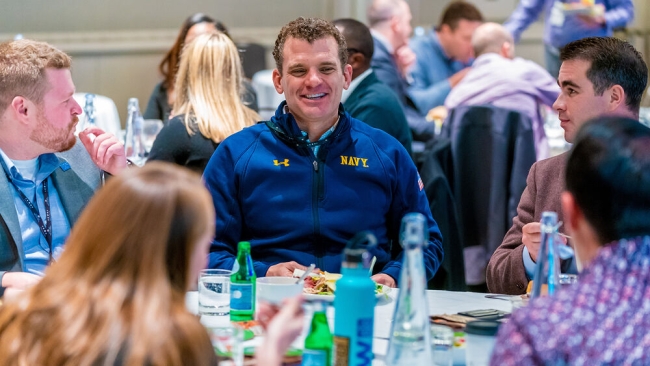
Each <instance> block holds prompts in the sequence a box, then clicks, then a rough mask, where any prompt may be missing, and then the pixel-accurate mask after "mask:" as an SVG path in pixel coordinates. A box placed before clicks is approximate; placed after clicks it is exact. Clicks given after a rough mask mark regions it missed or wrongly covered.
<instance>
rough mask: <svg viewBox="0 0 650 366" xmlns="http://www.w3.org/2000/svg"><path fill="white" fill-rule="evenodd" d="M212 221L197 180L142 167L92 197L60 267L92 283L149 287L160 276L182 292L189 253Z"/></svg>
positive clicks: (162, 167) (175, 171) (177, 172)
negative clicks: (124, 282) (112, 280)
mask: <svg viewBox="0 0 650 366" xmlns="http://www.w3.org/2000/svg"><path fill="white" fill-rule="evenodd" d="M212 217H213V207H212V204H211V199H210V195H209V193H208V192H207V191H206V189H205V188H204V186H203V184H202V183H201V180H200V178H199V177H198V176H197V175H194V174H193V173H190V172H188V171H186V170H184V169H177V168H176V167H174V166H171V165H168V164H147V165H146V166H145V167H144V168H142V169H137V170H129V171H126V172H125V174H124V175H123V176H120V177H117V178H112V179H110V180H109V182H108V184H107V185H106V186H105V187H104V188H103V189H101V190H100V191H99V192H97V194H96V196H95V197H93V199H92V200H91V201H90V202H89V204H88V206H87V207H86V209H85V210H84V212H83V214H82V216H81V217H80V218H79V220H78V222H77V223H76V224H75V226H74V228H73V230H72V232H71V234H70V237H69V239H68V243H67V245H66V249H65V253H64V254H65V255H62V257H61V259H60V265H61V266H63V267H65V268H67V270H68V271H72V272H76V275H83V276H88V277H87V278H88V281H92V282H96V281H101V280H105V279H106V278H107V277H112V278H124V279H126V280H129V281H144V282H146V283H150V282H153V281H157V280H158V279H159V276H164V277H165V278H167V279H168V280H169V283H170V284H171V285H172V286H173V288H174V289H175V290H178V291H185V290H186V286H187V284H188V283H189V277H190V274H189V267H190V258H191V254H192V252H193V251H194V250H195V247H196V243H197V241H198V240H199V238H200V237H201V236H202V235H204V234H205V233H206V232H209V231H212V230H213V229H212V225H213V219H212ZM89 244H93V245H89Z"/></svg>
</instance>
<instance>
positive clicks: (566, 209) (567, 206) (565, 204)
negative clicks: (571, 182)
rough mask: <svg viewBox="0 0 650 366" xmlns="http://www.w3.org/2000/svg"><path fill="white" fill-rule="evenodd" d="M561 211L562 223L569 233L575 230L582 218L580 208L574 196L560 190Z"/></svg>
mask: <svg viewBox="0 0 650 366" xmlns="http://www.w3.org/2000/svg"><path fill="white" fill-rule="evenodd" d="M561 203H562V212H563V213H564V225H565V227H566V228H567V230H568V231H569V232H570V233H571V232H574V231H575V230H577V228H578V226H579V225H580V221H581V219H582V216H583V214H582V210H581V209H580V207H578V204H577V203H576V200H575V197H574V196H573V195H572V194H571V193H570V192H566V191H565V192H562V197H561Z"/></svg>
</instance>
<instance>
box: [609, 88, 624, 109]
mask: <svg viewBox="0 0 650 366" xmlns="http://www.w3.org/2000/svg"><path fill="white" fill-rule="evenodd" d="M607 94H608V97H609V100H608V103H609V105H610V108H609V110H610V111H614V110H616V109H618V108H624V107H625V90H623V87H622V86H620V85H618V84H616V85H614V86H612V87H611V88H609V89H608V90H607Z"/></svg>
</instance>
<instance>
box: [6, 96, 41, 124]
mask: <svg viewBox="0 0 650 366" xmlns="http://www.w3.org/2000/svg"><path fill="white" fill-rule="evenodd" d="M7 109H10V110H11V113H12V114H13V119H15V120H18V121H20V122H21V123H25V124H26V123H28V122H29V119H30V117H31V115H32V114H35V113H36V105H35V104H34V103H33V102H32V101H30V100H29V99H27V98H25V97H22V96H17V97H14V99H12V100H11V104H9V107H8V108H7Z"/></svg>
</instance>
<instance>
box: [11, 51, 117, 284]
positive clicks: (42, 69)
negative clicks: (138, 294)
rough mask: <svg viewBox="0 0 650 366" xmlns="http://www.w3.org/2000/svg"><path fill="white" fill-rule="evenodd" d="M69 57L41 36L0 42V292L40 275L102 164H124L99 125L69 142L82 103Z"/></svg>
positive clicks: (111, 167) (109, 168)
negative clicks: (75, 98)
mask: <svg viewBox="0 0 650 366" xmlns="http://www.w3.org/2000/svg"><path fill="white" fill-rule="evenodd" d="M70 64H71V60H70V57H69V56H68V55H66V54H65V53H63V52H62V51H60V50H58V49H56V48H54V47H52V46H50V45H48V44H46V43H43V42H35V41H31V40H17V41H11V42H6V43H2V44H0V165H1V166H2V172H1V173H0V197H1V199H0V283H1V288H0V295H1V294H2V293H4V290H5V289H7V288H12V289H21V288H25V287H27V286H29V285H30V284H31V283H33V282H35V281H38V279H39V278H40V277H39V276H40V275H42V274H43V271H44V270H45V268H46V266H47V265H48V264H49V263H50V262H51V261H52V260H53V259H55V258H56V257H57V256H58V253H59V252H60V251H61V250H62V247H63V243H64V242H65V240H66V238H67V236H68V234H69V232H70V228H71V227H72V226H73V224H74V222H75V221H76V219H77V217H78V216H79V214H80V212H81V210H82V209H83V207H84V206H85V204H86V202H88V200H89V199H90V197H91V196H92V195H93V192H94V190H95V189H96V188H97V185H98V184H99V182H100V178H99V177H100V172H101V170H103V171H106V172H108V173H111V174H116V173H118V172H119V171H121V170H122V169H123V168H124V167H126V158H125V154H124V146H123V145H122V144H121V143H120V142H119V141H118V140H117V138H116V137H115V136H113V135H111V134H108V133H105V132H104V131H102V130H101V129H99V128H95V127H90V128H87V129H86V130H84V131H82V132H81V133H80V134H79V139H80V140H81V142H82V144H83V147H81V146H78V147H76V148H75V149H73V150H71V149H72V148H73V147H74V145H75V142H76V138H75V136H74V131H75V127H76V125H77V122H78V117H77V116H78V115H79V114H80V113H81V107H80V106H79V104H77V102H75V100H74V98H73V97H72V95H73V94H74V91H75V89H74V84H73V82H72V77H71V74H70ZM84 148H85V149H84ZM58 153H60V154H61V155H59V154H58ZM93 163H94V164H93Z"/></svg>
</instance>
